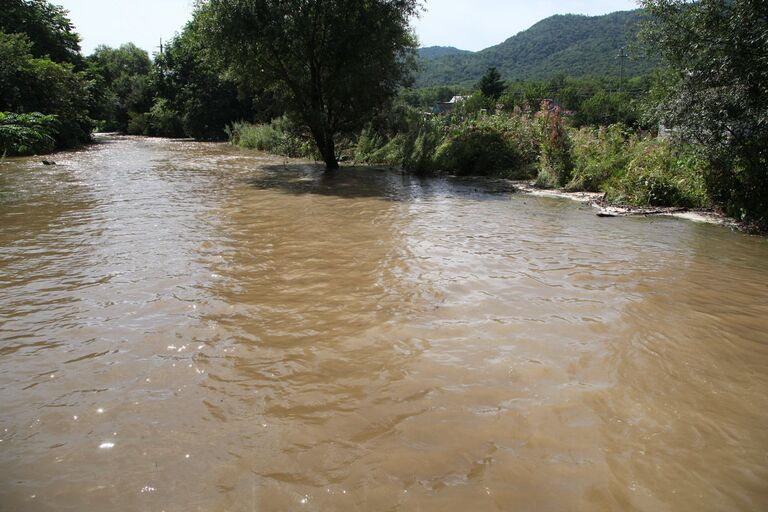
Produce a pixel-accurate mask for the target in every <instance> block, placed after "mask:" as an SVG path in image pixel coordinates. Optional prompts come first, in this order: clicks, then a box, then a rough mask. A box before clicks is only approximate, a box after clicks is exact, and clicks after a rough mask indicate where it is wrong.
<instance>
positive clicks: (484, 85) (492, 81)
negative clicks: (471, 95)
mask: <svg viewBox="0 0 768 512" xmlns="http://www.w3.org/2000/svg"><path fill="white" fill-rule="evenodd" d="M477 88H478V89H480V92H481V93H482V94H483V96H485V97H486V98H491V99H494V100H497V99H499V98H500V97H501V94H502V93H503V92H504V89H505V88H506V85H505V84H504V81H503V80H502V79H501V75H500V74H499V72H498V70H497V69H496V68H488V71H486V72H485V75H483V77H482V78H481V79H480V82H479V83H478V84H477Z"/></svg>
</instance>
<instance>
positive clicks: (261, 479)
mask: <svg viewBox="0 0 768 512" xmlns="http://www.w3.org/2000/svg"><path fill="white" fill-rule="evenodd" d="M56 160H57V162H58V164H59V165H57V166H51V167H43V166H42V165H40V164H39V163H38V162H37V161H36V160H35V159H11V160H9V161H6V162H4V163H2V164H0V403H1V404H2V416H0V439H2V441H1V442H0V475H2V479H1V480H0V510H3V511H4V510H8V511H11V510H12V511H48V510H50V511H54V510H55V511H69V510H71V511H81V510H104V511H113V510H114V511H122V510H126V511H127V510H131V511H133V510H158V511H159V510H165V511H167V512H171V511H190V510H199V511H240V510H243V511H252V510H295V509H306V510H445V511H449V510H456V511H465V510H473V511H475V510H480V511H482V510H531V511H539V510H584V511H587V510H648V511H664V510H674V511H677V510H680V511H683V510H686V511H687V510H713V511H714V510H760V509H764V508H766V507H768V486H767V485H766V483H765V482H767V481H768V429H766V428H765V425H766V422H767V421H768V372H766V370H765V368H766V367H768V343H766V342H767V341H768V340H766V338H765V332H766V331H767V330H768V266H766V264H765V262H766V258H767V257H768V243H767V242H766V240H764V239H760V238H753V237H748V236H745V235H741V234H738V233H733V232H730V231H728V230H725V229H723V228H718V227H713V226H705V225H697V224H693V223H689V222H684V221H679V220H675V219H658V218H656V219H598V218H597V217H595V216H594V214H593V212H591V211H590V210H589V209H587V208H584V207H581V206H579V205H576V204H573V203H570V202H564V201H559V200H555V199H546V198H534V197H528V196H521V195H513V194H509V193H507V192H506V191H505V189H504V186H503V185H501V184H498V183H490V182H482V181H471V180H470V181H456V180H444V179H442V180H437V179H435V180H419V179H416V178H412V177H407V176H401V175H399V174H397V173H390V172H384V171H370V170H342V171H338V172H337V173H334V174H324V173H322V172H319V171H317V170H316V169H315V168H314V167H312V166H307V165H302V164H296V163H285V162H283V161H282V160H279V161H278V160H273V159H270V158H266V157H263V156H260V155H257V154H250V153H243V152H238V151H237V150H234V149H232V148H229V147H227V146H223V145H215V144H201V143H190V142H170V141H162V140H153V139H140V138H104V139H101V143H100V144H98V145H96V146H94V147H91V148H89V149H87V150H85V151H80V152H74V153H68V154H63V155H58V156H57V157H56Z"/></svg>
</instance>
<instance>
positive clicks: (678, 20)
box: [643, 0, 768, 226]
mask: <svg viewBox="0 0 768 512" xmlns="http://www.w3.org/2000/svg"><path fill="white" fill-rule="evenodd" d="M643 5H644V6H645V8H646V9H647V10H648V12H649V14H651V17H650V19H649V22H648V24H647V26H646V28H645V32H644V38H645V40H646V41H647V42H648V43H649V44H650V45H651V48H652V49H653V50H654V51H656V52H658V53H659V54H660V55H661V56H662V57H663V59H664V61H665V62H666V64H667V66H668V71H667V72H666V73H665V75H664V77H665V80H663V81H662V82H661V86H660V87H659V89H657V91H656V96H657V98H658V99H659V103H658V108H657V111H656V112H657V115H658V117H659V118H660V119H661V121H663V122H664V123H665V124H667V125H669V126H671V127H674V128H675V129H676V131H677V132H678V134H679V135H680V136H681V137H682V138H683V139H685V140H689V141H695V142H698V143H699V144H700V145H701V147H702V148H703V150H704V151H705V152H706V154H707V156H708V158H709V160H710V162H711V167H712V170H711V172H710V176H709V183H710V188H711V192H712V194H713V196H714V198H715V199H716V200H718V201H719V202H721V203H723V204H725V205H726V207H727V208H728V209H729V211H730V213H731V214H734V215H735V216H737V217H740V218H742V219H744V220H748V221H751V222H754V223H756V224H762V225H764V226H768V3H766V2H765V1H764V0H700V1H697V2H691V1H686V0H645V1H644V2H643Z"/></svg>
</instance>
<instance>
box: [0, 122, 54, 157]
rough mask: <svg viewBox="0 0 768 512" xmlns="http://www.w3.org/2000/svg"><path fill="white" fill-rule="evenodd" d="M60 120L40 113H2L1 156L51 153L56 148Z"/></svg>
mask: <svg viewBox="0 0 768 512" xmlns="http://www.w3.org/2000/svg"><path fill="white" fill-rule="evenodd" d="M58 130H59V120H58V118H57V117H56V116H53V115H44V114H41V113H39V112H33V113H31V114H13V113H10V112H0V155H5V154H7V155H34V154H41V153H50V152H51V151H53V150H54V148H55V147H56V136H57V135H58Z"/></svg>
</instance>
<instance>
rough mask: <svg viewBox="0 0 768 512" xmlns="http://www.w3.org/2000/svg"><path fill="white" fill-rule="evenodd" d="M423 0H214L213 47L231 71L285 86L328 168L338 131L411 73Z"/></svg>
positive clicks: (209, 8)
mask: <svg viewBox="0 0 768 512" xmlns="http://www.w3.org/2000/svg"><path fill="white" fill-rule="evenodd" d="M418 7H419V3H418V0H395V1H392V0H339V1H337V2H334V3H333V5H328V4H327V3H326V2H321V1H319V0H310V1H306V0H288V1H285V0H281V1H278V0H226V1H225V0H208V1H207V2H202V3H201V4H199V6H198V14H197V16H199V19H200V20H201V22H202V23H203V26H204V33H205V34H206V40H207V46H208V47H209V48H211V50H212V51H213V53H214V57H215V59H216V60H218V61H221V62H224V63H226V64H227V65H228V69H229V72H230V74H231V75H232V76H234V77H236V78H238V79H239V80H240V81H241V82H243V83H246V84H248V85H249V86H251V87H252V88H254V89H256V90H258V89H268V90H275V91H280V92H281V93H283V94H284V98H283V99H284V105H285V109H286V112H287V113H289V114H291V115H293V116H295V117H296V118H297V119H300V120H301V122H302V123H303V124H304V125H305V126H306V128H307V129H308V131H309V132H310V133H311V134H312V137H313V138H314V140H315V142H316V144H317V147H318V150H319V151H320V153H321V154H322V155H323V160H324V161H325V163H326V166H327V167H328V168H335V167H338V162H337V153H336V147H335V145H336V139H337V137H338V135H339V134H345V133H353V132H356V131H358V130H359V129H361V128H362V127H363V126H364V125H365V123H366V122H368V121H369V120H370V119H371V117H372V116H373V115H375V114H376V112H377V111H379V110H380V109H381V108H382V107H383V106H385V105H386V104H387V103H388V102H389V101H390V100H391V99H392V98H393V97H394V95H395V93H396V92H397V89H398V88H399V87H400V86H401V85H402V84H403V83H405V82H406V81H407V80H408V78H409V73H410V69H411V67H412V64H413V60H414V54H415V40H414V37H413V34H412V32H411V30H410V27H409V21H410V18H411V16H413V15H415V14H416V13H417V10H418Z"/></svg>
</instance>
